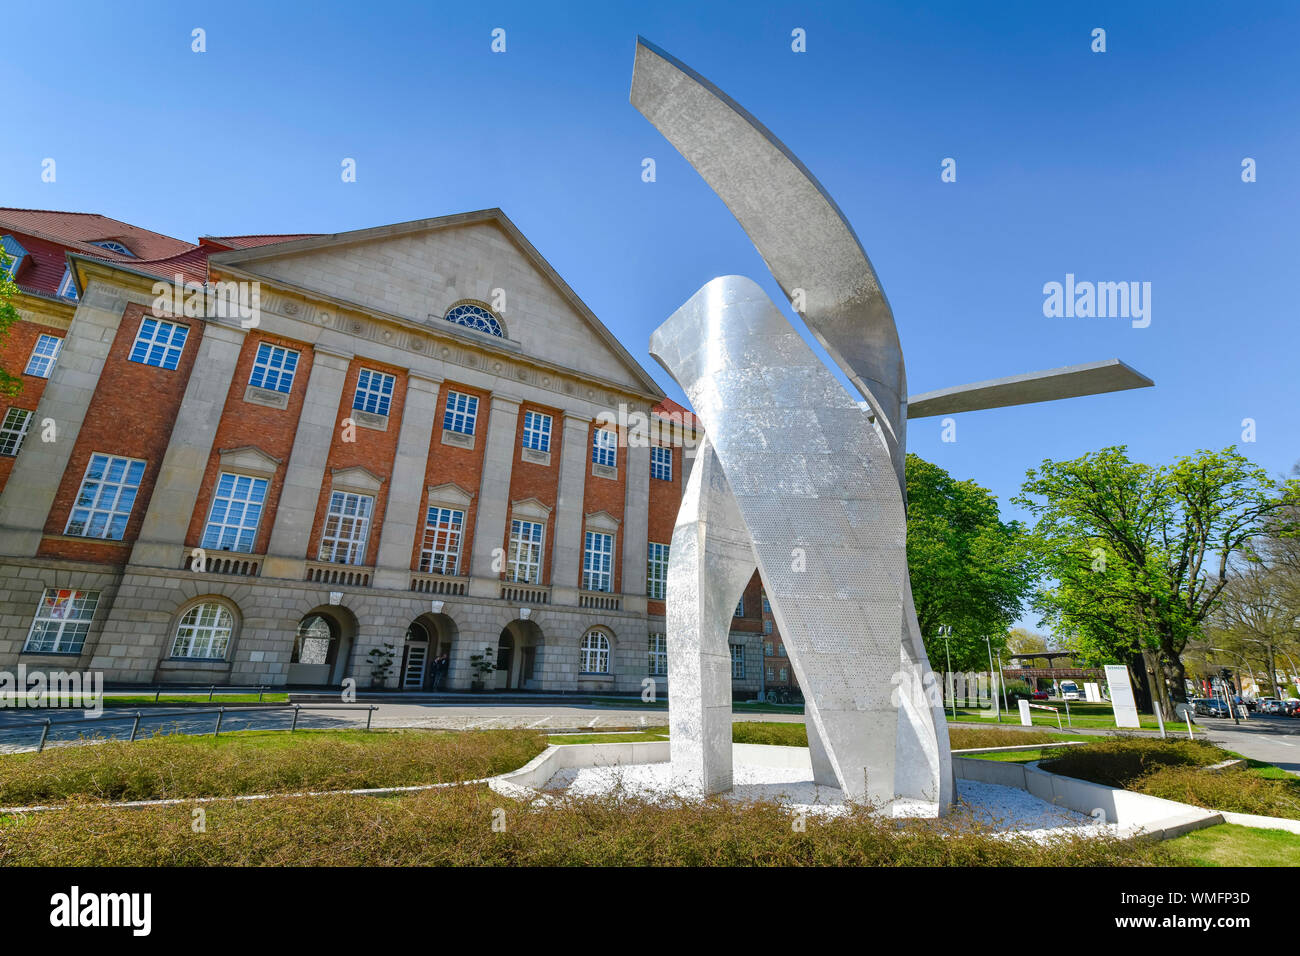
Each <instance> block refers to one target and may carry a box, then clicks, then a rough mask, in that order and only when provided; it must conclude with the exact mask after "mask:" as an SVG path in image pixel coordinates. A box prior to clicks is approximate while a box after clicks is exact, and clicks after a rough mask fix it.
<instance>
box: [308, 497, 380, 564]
mask: <svg viewBox="0 0 1300 956" xmlns="http://www.w3.org/2000/svg"><path fill="white" fill-rule="evenodd" d="M374 508H375V499H374V498H372V497H370V496H369V495H354V494H351V493H350V492H345V491H334V492H331V493H330V510H329V513H328V514H327V515H326V516H325V530H324V531H323V532H322V534H321V539H320V558H319V560H321V561H331V562H333V563H334V564H364V563H365V561H366V540H367V539H368V538H369V537H370V515H371V514H372V513H373V512H374Z"/></svg>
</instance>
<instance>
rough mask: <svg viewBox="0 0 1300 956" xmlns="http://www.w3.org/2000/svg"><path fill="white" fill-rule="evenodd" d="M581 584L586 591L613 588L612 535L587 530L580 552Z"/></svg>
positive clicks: (610, 589)
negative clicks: (584, 543)
mask: <svg viewBox="0 0 1300 956" xmlns="http://www.w3.org/2000/svg"><path fill="white" fill-rule="evenodd" d="M582 586H583V588H585V589H586V590H588V591H612V590H614V536H613V535H612V534H601V533H600V532H598V531H588V532H587V538H586V547H585V548H584V549H583V554H582Z"/></svg>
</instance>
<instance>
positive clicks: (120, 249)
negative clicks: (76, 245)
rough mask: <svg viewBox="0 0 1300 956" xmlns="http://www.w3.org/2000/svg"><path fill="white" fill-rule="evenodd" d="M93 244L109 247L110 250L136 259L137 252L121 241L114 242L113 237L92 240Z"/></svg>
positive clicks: (102, 247)
mask: <svg viewBox="0 0 1300 956" xmlns="http://www.w3.org/2000/svg"><path fill="white" fill-rule="evenodd" d="M91 245H92V246H99V248H101V249H107V250H108V251H109V252H116V253H118V254H119V255H123V256H130V257H131V258H132V259H134V258H135V257H136V256H135V253H134V252H132V251H131V250H130V249H128V248H127V247H126V246H124V245H122V244H121V243H120V242H114V241H113V240H112V239H101V240H99V242H92V243H91Z"/></svg>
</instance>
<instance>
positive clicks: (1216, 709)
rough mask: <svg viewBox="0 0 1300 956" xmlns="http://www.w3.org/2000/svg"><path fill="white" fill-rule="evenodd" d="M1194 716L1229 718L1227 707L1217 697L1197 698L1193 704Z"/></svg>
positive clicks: (1229, 713)
mask: <svg viewBox="0 0 1300 956" xmlns="http://www.w3.org/2000/svg"><path fill="white" fill-rule="evenodd" d="M1193 706H1194V708H1195V711H1196V714H1197V715H1198V716H1201V717H1231V716H1232V713H1231V712H1230V711H1229V710H1228V705H1227V703H1225V702H1224V701H1222V700H1220V699H1219V698H1217V697H1198V698H1196V700H1195V701H1194V702H1193Z"/></svg>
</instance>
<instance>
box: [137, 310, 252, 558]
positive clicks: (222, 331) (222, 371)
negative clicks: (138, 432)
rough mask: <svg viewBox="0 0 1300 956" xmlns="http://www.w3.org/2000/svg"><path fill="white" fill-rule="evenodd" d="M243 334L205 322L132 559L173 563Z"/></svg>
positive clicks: (205, 462) (242, 340)
mask: <svg viewBox="0 0 1300 956" xmlns="http://www.w3.org/2000/svg"><path fill="white" fill-rule="evenodd" d="M246 335H247V333H246V332H245V331H244V330H243V329H241V328H238V327H231V326H228V325H218V324H217V322H216V321H214V320H208V321H207V322H206V323H205V325H204V328H203V338H202V341H201V342H200V343H199V354H198V356H197V357H196V358H195V360H194V370H193V371H192V372H191V373H190V380H189V382H188V383H187V384H186V386H185V397H184V398H183V399H182V400H181V407H180V410H179V411H178V412H177V414H176V422H175V424H174V425H173V426H172V434H171V441H170V443H169V444H168V446H167V452H166V454H164V455H163V460H162V467H161V468H160V469H159V472H158V481H157V482H156V483H155V485H154V489H153V495H152V496H151V497H150V499H149V508H148V510H147V511H146V512H145V515H144V522H143V524H141V526H140V536H139V538H138V539H137V540H136V543H135V547H134V548H133V549H132V550H131V564H133V565H143V566H146V567H155V568H174V567H177V562H178V558H180V557H181V551H182V548H181V546H182V545H183V543H184V540H185V532H186V531H187V530H188V529H189V526H190V519H191V517H192V516H193V512H194V507H195V499H196V498H197V497H198V494H199V488H200V486H202V484H203V473H204V471H205V470H206V469H207V466H208V457H209V456H210V455H211V454H212V442H213V440H214V439H215V438H216V435H217V425H218V423H219V422H220V421H221V413H222V410H223V409H224V408H225V404H226V396H227V395H228V394H229V391H230V380H231V377H232V376H233V375H234V374H235V364H236V363H237V362H238V361H239V352H240V349H241V348H243V345H244V338H245V336H246Z"/></svg>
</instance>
